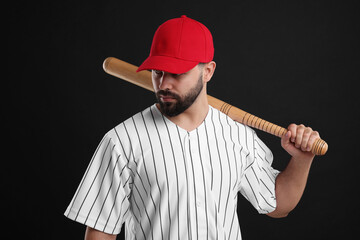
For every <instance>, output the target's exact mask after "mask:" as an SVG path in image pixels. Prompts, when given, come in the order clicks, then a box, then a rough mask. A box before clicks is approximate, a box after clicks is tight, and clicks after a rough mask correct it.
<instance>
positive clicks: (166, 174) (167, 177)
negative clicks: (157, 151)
mask: <svg viewBox="0 0 360 240" xmlns="http://www.w3.org/2000/svg"><path fill="white" fill-rule="evenodd" d="M150 113H151V117H152V119H153V122H154V125H155V129H156V132H157V135H158V138H159V142H160V146H161V153H162V156H163V163H164V168H165V177H166V187H167V195H168V197H167V200H168V201H167V202H168V216H169V229H171V216H170V211H171V209H170V197H169V194H170V189H169V176H168V170H167V166H166V161H165V154H164V148H163V144H162V141H161V137H160V133H159V129H158V127H157V124H156V121H155V117H154V114H153V112H152V109H150ZM169 234H170V231H169ZM168 239H170V235H169V236H168Z"/></svg>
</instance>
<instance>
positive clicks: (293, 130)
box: [288, 123, 297, 142]
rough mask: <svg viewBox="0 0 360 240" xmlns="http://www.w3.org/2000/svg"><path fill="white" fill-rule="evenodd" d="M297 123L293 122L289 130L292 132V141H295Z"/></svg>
mask: <svg viewBox="0 0 360 240" xmlns="http://www.w3.org/2000/svg"><path fill="white" fill-rule="evenodd" d="M296 129H297V125H296V124H294V123H292V124H290V125H289V127H288V130H289V131H290V132H291V140H290V141H291V142H295V137H296Z"/></svg>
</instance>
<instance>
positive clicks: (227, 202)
mask: <svg viewBox="0 0 360 240" xmlns="http://www.w3.org/2000/svg"><path fill="white" fill-rule="evenodd" d="M219 122H220V126H221V130H222V137H223V140H224V143H225V152H226V159H227V161H228V168H229V184H228V185H229V189H228V193H227V198H226V204H225V211H224V222H223V227H225V220H226V213H227V208H228V204H229V197H230V192H231V166H230V159H229V153H228V149H227V141H226V139H225V135H224V132H225V130H224V126H223V124H222V121H221V118H220V112H219Z"/></svg>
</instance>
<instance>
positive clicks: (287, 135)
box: [281, 131, 291, 147]
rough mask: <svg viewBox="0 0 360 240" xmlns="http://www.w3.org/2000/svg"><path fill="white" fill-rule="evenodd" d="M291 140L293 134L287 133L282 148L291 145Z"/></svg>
mask: <svg viewBox="0 0 360 240" xmlns="http://www.w3.org/2000/svg"><path fill="white" fill-rule="evenodd" d="M290 138H291V132H290V131H287V133H286V134H284V135H283V136H282V137H281V146H282V147H285V146H287V145H289V144H291V143H290Z"/></svg>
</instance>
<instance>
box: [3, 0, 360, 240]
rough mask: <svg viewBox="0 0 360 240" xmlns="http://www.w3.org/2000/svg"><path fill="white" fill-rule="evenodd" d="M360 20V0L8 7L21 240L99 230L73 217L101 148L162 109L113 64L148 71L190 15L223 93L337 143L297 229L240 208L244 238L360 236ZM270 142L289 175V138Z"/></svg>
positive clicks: (10, 158)
mask: <svg viewBox="0 0 360 240" xmlns="http://www.w3.org/2000/svg"><path fill="white" fill-rule="evenodd" d="M359 10H360V8H359V4H358V3H357V1H250V0H247V1H244V0H239V1H169V0H168V1H126V2H124V1H119V0H118V1H107V0H104V1H56V2H55V1H47V2H46V3H45V2H44V3H39V2H38V3H34V2H32V1H27V2H25V3H24V2H18V1H17V2H13V3H10V5H9V6H8V7H4V9H3V11H4V14H5V15H6V16H7V17H6V21H5V26H4V30H6V34H5V36H6V38H7V45H6V46H4V47H3V49H4V50H5V52H6V58H5V59H3V62H5V63H6V72H5V74H4V80H5V81H2V82H3V84H2V85H3V88H2V89H3V94H2V99H3V101H2V112H3V114H2V119H3V128H4V129H3V143H5V144H2V149H3V153H4V154H3V156H4V157H3V158H2V160H3V163H5V164H3V169H2V170H3V171H2V172H3V173H2V174H1V176H2V183H3V186H4V187H3V191H2V193H3V194H2V196H3V199H4V200H5V201H6V205H5V206H4V210H3V212H2V213H3V214H2V218H3V220H5V223H6V224H9V223H10V224H9V227H8V228H7V229H8V232H9V233H12V234H13V235H14V236H15V239H20V238H21V239H83V236H84V230H85V227H84V226H83V225H81V224H79V223H75V222H73V221H71V220H69V219H67V218H65V217H64V216H63V213H64V211H65V209H66V207H67V205H68V204H69V203H70V201H71V198H72V196H73V194H74V193H75V191H76V188H77V186H78V184H79V183H80V180H81V178H82V175H83V173H84V172H85V169H86V167H87V165H88V163H89V161H90V159H91V156H92V154H93V152H94V151H95V148H96V146H97V145H98V143H99V142H100V140H101V138H102V136H103V135H104V134H105V133H106V132H107V131H108V130H109V129H111V128H112V127H114V126H115V125H117V124H118V123H120V122H122V121H123V120H125V119H127V118H128V117H130V116H132V115H133V114H135V113H137V112H139V111H141V110H143V109H144V108H146V107H148V106H149V105H151V104H153V103H154V100H155V99H154V96H153V93H151V92H148V91H147V90H144V89H141V88H139V87H136V86H134V85H132V84H130V83H127V82H124V81H122V80H119V79H117V78H115V77H112V76H110V75H107V74H106V73H105V72H104V71H103V69H102V62H103V60H104V59H105V58H106V57H109V56H114V57H117V58H119V59H122V60H124V61H127V62H129V63H132V64H135V65H139V64H141V62H142V61H143V60H144V59H145V58H146V57H147V55H148V53H149V50H150V45H151V41H152V36H153V34H154V32H155V30H156V28H157V27H158V26H159V25H160V24H161V23H163V22H164V21H166V20H168V19H170V18H174V17H179V16H181V15H182V14H186V15H187V16H188V17H191V18H194V19H196V20H198V21H200V22H202V23H204V24H205V25H206V26H207V27H208V28H209V29H210V30H211V32H212V34H213V37H214V44H215V58H214V60H215V61H216V62H217V69H216V72H215V75H214V77H213V79H212V81H211V82H210V83H209V84H208V93H209V94H210V95H212V96H215V97H217V98H219V99H222V100H224V101H226V102H228V103H230V104H233V105H235V106H237V107H239V108H242V109H243V110H245V111H248V112H250V113H253V114H255V115H257V116H260V117H262V118H264V119H266V120H268V121H271V122H274V123H276V124H279V125H281V126H284V127H286V126H288V125H289V124H290V123H292V122H295V123H303V124H305V125H309V126H311V127H312V128H313V129H315V130H318V131H319V132H320V135H321V136H322V138H323V139H325V140H326V141H327V142H328V144H329V151H328V153H327V154H326V155H325V156H322V157H316V160H315V162H314V163H313V166H312V168H311V172H310V176H309V180H308V185H307V188H306V190H305V193H304V195H303V198H302V200H301V202H300V203H299V205H298V206H297V208H296V209H295V210H294V211H293V212H292V213H291V214H290V215H289V216H288V217H287V218H283V219H272V218H269V217H267V216H263V215H259V214H257V212H256V211H255V210H254V209H253V208H252V206H251V205H250V204H249V203H248V202H247V201H245V200H244V199H243V198H241V199H240V200H239V204H238V205H239V207H238V215H239V219H240V224H241V229H242V236H243V239H246V240H251V239H269V240H270V239H278V240H281V239H337V238H342V237H345V236H352V234H354V233H355V232H356V230H357V229H356V227H357V224H356V222H357V218H358V215H359V207H358V206H357V205H358V202H359V184H358V183H359V180H358V174H359V160H360V159H359V152H358V143H357V139H358V136H359V130H358V123H359V100H358V95H359V94H358V91H357V89H358V88H359V83H360V82H359V80H360V73H359V69H360V60H359V54H360V49H359V48H360V47H359V42H360V39H359V33H360V30H359V23H360V21H359V20H360V17H359ZM257 133H258V135H259V136H260V137H261V138H262V139H263V141H265V142H266V143H267V145H268V146H269V147H270V148H271V149H272V151H273V154H274V156H275V161H274V164H273V166H274V167H275V168H277V169H279V170H282V169H283V168H284V167H285V166H286V163H287V161H288V158H289V157H288V155H287V154H286V153H285V152H284V151H283V150H282V148H281V146H280V139H279V138H277V137H274V136H271V135H268V134H266V133H262V132H260V131H257ZM9 218H10V221H9V220H8V219H9ZM119 239H121V237H119Z"/></svg>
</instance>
